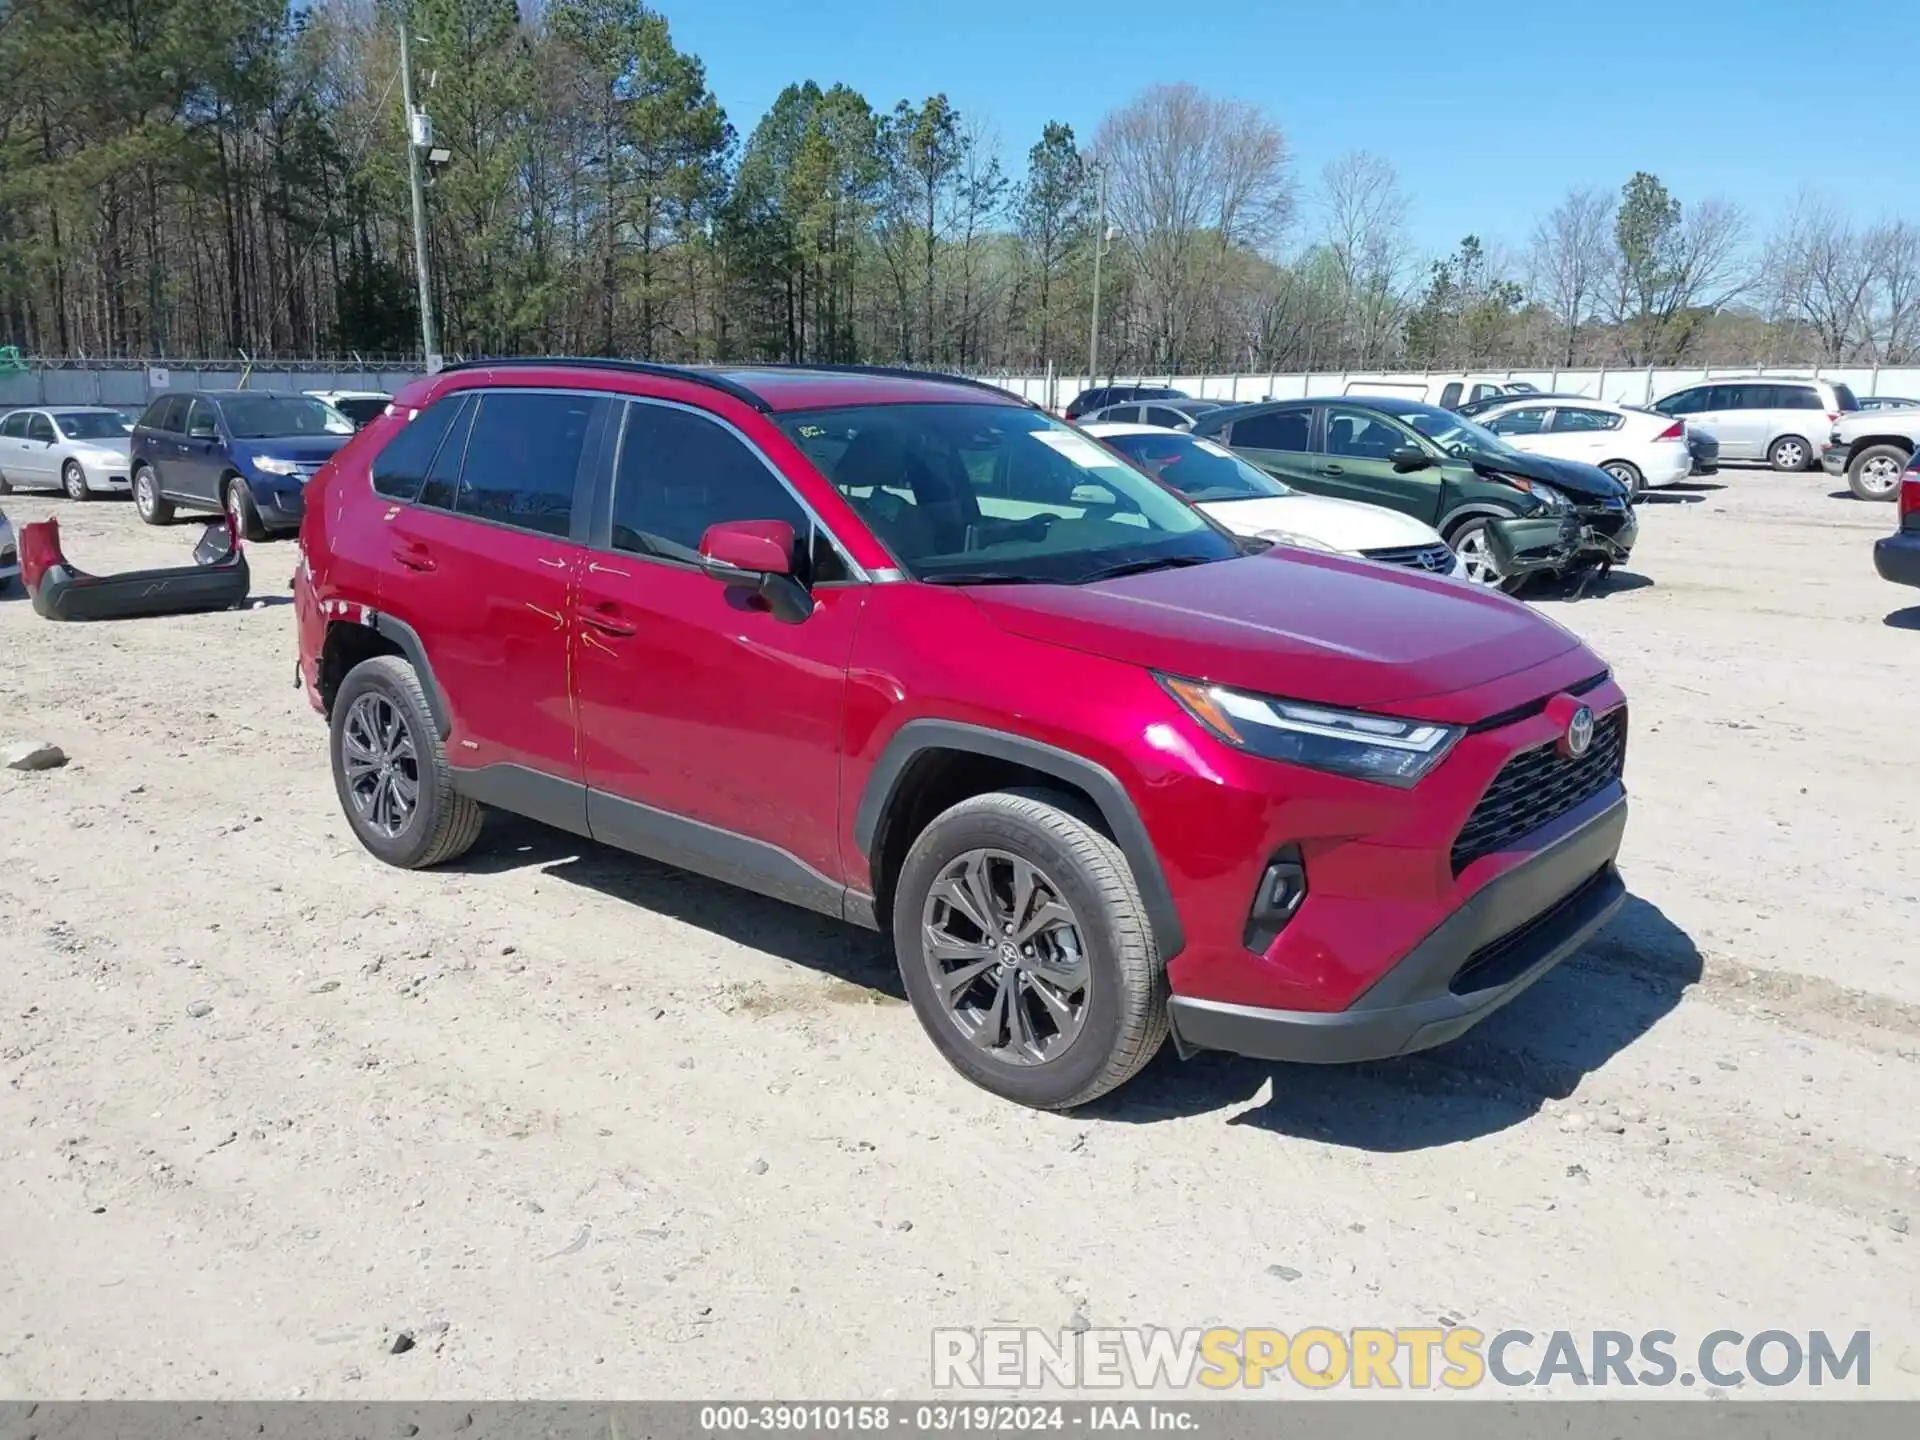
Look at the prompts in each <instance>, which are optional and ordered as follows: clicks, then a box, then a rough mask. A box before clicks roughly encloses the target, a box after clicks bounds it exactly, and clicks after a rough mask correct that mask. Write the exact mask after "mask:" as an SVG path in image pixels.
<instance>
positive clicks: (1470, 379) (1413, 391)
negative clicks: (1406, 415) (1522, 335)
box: [1346, 375, 1540, 410]
mask: <svg viewBox="0 0 1920 1440" xmlns="http://www.w3.org/2000/svg"><path fill="white" fill-rule="evenodd" d="M1539 389H1540V387H1539V386H1537V385H1529V384H1527V382H1526V381H1524V380H1501V379H1498V378H1496V377H1494V376H1491V375H1429V376H1426V377H1425V378H1423V379H1419V380H1349V381H1348V382H1347V391H1346V393H1347V394H1349V395H1396V396H1398V397H1399V398H1400V399H1402V400H1419V401H1423V402H1424V403H1426V404H1428V405H1438V406H1439V407H1440V408H1441V409H1442V410H1451V409H1453V408H1454V407H1455V406H1456V405H1465V404H1467V403H1468V402H1469V401H1473V400H1485V399H1489V398H1492V397H1494V396H1501V395H1514V396H1519V395H1535V394H1538V393H1539Z"/></svg>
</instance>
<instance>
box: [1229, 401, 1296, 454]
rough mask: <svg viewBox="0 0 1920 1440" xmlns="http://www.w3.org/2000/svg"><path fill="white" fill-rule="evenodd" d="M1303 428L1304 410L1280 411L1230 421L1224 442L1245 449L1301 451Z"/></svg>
mask: <svg viewBox="0 0 1920 1440" xmlns="http://www.w3.org/2000/svg"><path fill="white" fill-rule="evenodd" d="M1307 428H1308V427H1307V412H1306V411H1304V410H1280V411H1276V412H1274V413H1273V414H1271V415H1254V416H1252V417H1250V418H1248V419H1246V420H1236V421H1234V422H1233V428H1232V430H1231V431H1230V432H1228V433H1229V435H1230V436H1231V438H1230V440H1229V442H1228V443H1229V444H1231V445H1233V446H1234V447H1236V448H1239V447H1243V446H1244V447H1245V448H1247V449H1249V450H1295V451H1299V450H1305V449H1306V448H1307Z"/></svg>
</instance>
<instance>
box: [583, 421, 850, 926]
mask: <svg viewBox="0 0 1920 1440" xmlns="http://www.w3.org/2000/svg"><path fill="white" fill-rule="evenodd" d="M621 408H622V409H623V410H624V426H623V427H622V429H621V431H620V433H619V434H618V436H617V437H616V441H615V444H614V445H613V447H612V449H613V450H614V452H615V453H614V454H613V455H612V456H611V458H610V460H609V462H608V467H607V468H608V472H609V473H610V476H611V494H610V498H609V501H608V504H607V507H606V511H605V514H604V517H603V518H601V519H598V520H597V521H596V524H595V529H594V535H593V549H592V553H591V554H590V556H589V557H588V560H587V562H586V564H585V566H584V568H583V570H582V573H581V578H580V586H579V597H578V601H577V603H576V608H575V616H576V620H577V623H576V624H575V627H574V650H573V673H574V677H575V685H576V693H577V695H578V697H579V707H580V723H581V736H582V748H583V753H584V756H585V762H586V774H587V783H588V786H589V787H590V788H589V793H588V807H589V818H590V821H591V825H592V833H593V834H594V835H595V837H597V838H599V839H604V840H607V841H610V842H612V843H614V844H617V845H622V846H625V847H627V848H630V849H634V850H639V851H641V852H643V853H646V854H652V855H656V856H658V857H660V858H662V859H666V860H670V861H672V862H673V863H675V864H679V865H684V866H687V867H688V868H691V869H695V870H700V871H703V872H704V873H707V874H715V875H720V876H721V877H722V878H725V879H730V880H737V881H741V882H743V883H748V884H751V885H753V886H754V887H755V888H758V889H761V890H765V891H769V892H771V893H776V894H781V895H783V896H785V897H786V898H789V899H793V900H795V901H796V902H797V903H801V904H809V903H812V902H813V900H815V899H817V898H818V897H819V896H820V895H821V894H824V893H826V892H827V891H828V890H830V889H831V888H832V887H833V885H834V884H836V883H837V880H838V877H840V876H841V875H843V874H844V870H843V867H842V863H841V857H840V850H839V839H838V837H839V834H840V828H841V827H840V825H839V823H838V817H839V794H840V753H841V726H842V711H843V709H844V705H845V698H846V688H847V664H848V660H849V658H850V656H851V653H852V648H853V636H854V627H855V626H856V624H857V623H858V621H859V617H860V610H861V607H862V605H863V604H864V603H865V599H866V595H867V592H868V586H867V585H866V584H865V583H864V581H863V580H861V579H860V578H859V577H857V576H856V574H855V571H854V569H853V567H852V566H851V564H850V562H848V561H847V559H846V558H845V556H844V554H843V553H842V552H841V551H840V550H839V548H838V547H837V546H836V545H835V544H834V543H833V540H832V538H831V537H830V536H829V535H828V534H827V533H826V532H825V530H824V528H822V527H821V526H820V525H819V522H818V521H817V520H816V519H815V517H814V516H813V515H812V513H811V511H809V510H808V509H807V507H805V506H804V505H803V504H802V503H801V501H800V500H799V499H798V498H797V496H796V495H795V494H794V492H793V491H792V489H791V488H790V487H789V486H788V485H787V484H786V483H785V481H784V480H783V479H782V477H781V476H780V474H779V473H778V471H777V470H776V469H775V468H774V466H773V463H772V462H771V461H770V460H768V459H767V458H766V457H765V456H764V455H763V454H761V452H760V451H759V450H758V449H757V448H756V447H755V446H754V445H752V444H751V443H750V442H749V441H748V440H747V438H746V437H745V436H744V435H742V434H741V433H740V432H739V431H738V430H736V429H735V428H733V427H732V426H731V425H728V424H726V423H725V422H723V421H722V420H720V419H719V418H718V417H716V416H713V415H710V414H707V413H705V412H703V411H699V410H694V409H691V408H688V407H686V406H682V405H676V404H670V403H666V402H656V401H645V400H634V401H627V402H622V405H621ZM726 520H783V521H785V522H786V523H787V524H789V525H790V526H792V527H793V531H794V535H795V547H794V549H795V553H794V556H793V563H794V571H795V575H796V577H797V578H800V579H801V580H802V581H803V582H804V583H806V584H807V585H808V586H809V588H810V590H811V593H812V597H813V608H812V612H811V614H809V615H808V616H807V617H806V618H805V619H803V620H801V621H799V622H798V623H793V622H789V621H786V620H782V619H779V618H777V617H776V616H775V615H774V614H773V613H772V612H771V611H770V610H769V609H768V608H767V606H766V603H765V601H763V600H761V599H760V598H759V597H758V596H757V595H756V594H755V592H754V591H753V590H751V589H749V588H747V587H745V586H729V585H725V584H722V583H721V582H719V581H717V580H713V579H711V578H709V577H708V576H707V575H706V574H705V573H704V572H703V571H702V570H701V569H700V567H699V548H700V540H701V537H702V536H703V535H705V533H706V531H707V528H708V527H709V526H711V525H715V524H718V523H720V522H721V521H726ZM689 821H692V822H697V823H696V824H693V825H689V824H687V823H686V822H689ZM707 827H711V828H707ZM742 841H744V842H746V843H741V842H742ZM809 872H811V874H809Z"/></svg>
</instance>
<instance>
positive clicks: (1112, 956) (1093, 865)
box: [893, 790, 1167, 1110]
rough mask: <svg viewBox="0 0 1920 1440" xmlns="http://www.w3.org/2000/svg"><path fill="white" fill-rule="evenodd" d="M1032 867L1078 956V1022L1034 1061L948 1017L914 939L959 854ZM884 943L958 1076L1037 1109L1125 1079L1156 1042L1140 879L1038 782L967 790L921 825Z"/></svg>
mask: <svg viewBox="0 0 1920 1440" xmlns="http://www.w3.org/2000/svg"><path fill="white" fill-rule="evenodd" d="M983 848H984V849H990V850H995V851H1000V852H1004V853H1006V854H1010V855H1014V856H1018V857H1019V858H1021V859H1023V860H1025V861H1027V862H1028V863H1029V864H1031V865H1033V866H1035V867H1037V868H1038V869H1039V870H1040V871H1041V872H1042V874H1043V876H1044V877H1045V879H1046V882H1047V883H1048V884H1049V885H1050V886H1052V887H1055V888H1056V890H1057V893H1058V895H1059V897H1060V898H1061V899H1062V900H1063V901H1065V902H1066V904H1067V905H1068V907H1069V908H1070V909H1071V910H1072V912H1073V916H1074V921H1075V925H1076V928H1077V929H1078V930H1079V932H1080V935H1081V943H1082V946H1083V948H1084V950H1085V953H1086V957H1087V962H1088V976H1089V978H1088V983H1087V987H1086V990H1087V993H1086V999H1085V1001H1084V1002H1083V1004H1084V1006H1085V1014H1084V1019H1083V1020H1082V1022H1081V1026H1080V1029H1079V1031H1078V1032H1077V1033H1076V1034H1075V1035H1074V1036H1073V1037H1072V1039H1071V1041H1070V1042H1069V1043H1067V1045H1066V1048H1065V1049H1064V1050H1063V1051H1062V1053H1061V1054H1059V1055H1058V1056H1055V1057H1053V1058H1050V1059H1046V1060H1043V1061H1040V1062H1038V1063H1029V1064H1024V1065H1022V1064H1016V1063H1014V1062H1012V1061H1010V1060H1006V1059H1002V1058H997V1057H995V1056H993V1055H991V1054H989V1053H988V1052H987V1051H986V1050H983V1049H982V1048H980V1047H979V1046H976V1045H975V1044H973V1043H972V1042H971V1041H969V1040H968V1039H967V1038H966V1037H965V1035H963V1034H962V1032H961V1030H960V1028H959V1025H958V1024H957V1023H956V1021H955V1020H954V1019H953V1018H952V1017H951V1016H950V1015H949V1014H948V1011H947V1007H946V1005H945V1004H944V1002H943V1001H942V999H941V997H940V995H939V993H938V990H937V987H936V985H935V982H934V978H933V971H932V969H931V967H930V964H929V962H928V960H927V958H926V955H925V952H924V950H923V948H922V945H921V938H920V937H921V929H922V924H921V922H922V916H923V912H924V909H925V906H926V902H927V898H928V895H929V892H930V890H931V888H932V887H933V885H934V883H935V881H936V880H938V879H939V877H940V874H941V871H942V870H943V869H945V868H946V867H947V866H948V865H949V864H951V863H952V862H953V861H954V860H955V859H957V858H959V857H960V856H963V855H965V854H966V853H967V852H968V851H970V850H976V849H983ZM893 941H894V951H895V954H896V956H897V957H898V959H899V963H900V977H901V979H902V981H904V982H905V985H906V990H907V997H908V999H909V1000H911V1001H912V1003H913V1008H914V1013H915V1014H917V1015H918V1016H919V1017H920V1024H921V1026H922V1027H923V1028H924V1029H925V1030H926V1032H927V1035H928V1038H930V1039H931V1040H932V1041H933V1043H934V1046H935V1048H936V1049H938V1050H939V1051H940V1053H941V1054H942V1055H944V1056H945V1057H946V1059H947V1062H948V1063H949V1064H951V1065H952V1066H953V1068H954V1069H956V1070H958V1071H959V1072H960V1073H961V1074H962V1075H964V1076H966V1078H967V1079H969V1080H971V1081H973V1083H974V1084H976V1085H978V1086H980V1087H981V1088H982V1089H984V1090H989V1091H991V1092H992V1093H994V1094H995V1095H999V1096H1001V1097H1003V1098H1005V1099H1008V1100H1013V1101H1016V1102H1018V1103H1019V1104H1022V1105H1031V1106H1033V1107H1035V1108H1036V1109H1042V1110H1065V1109H1070V1108H1072V1107H1073V1106H1076V1105H1084V1104H1085V1103H1087V1102H1088V1101H1089V1100H1092V1099H1094V1098H1096V1097H1097V1096H1100V1095H1104V1094H1106V1093H1107V1092H1108V1091H1109V1090H1112V1089H1114V1088H1116V1087H1117V1086H1120V1085H1122V1084H1125V1083H1126V1082H1127V1081H1128V1080H1130V1079H1131V1078H1133V1076H1134V1075H1135V1074H1137V1073H1138V1072H1139V1070H1140V1068H1141V1067H1142V1066H1144V1065H1145V1064H1146V1063H1147V1062H1148V1061H1149V1060H1151V1059H1152V1058H1153V1057H1154V1054H1155V1053H1156V1052H1157V1051H1158V1050H1159V1049H1160V1046H1161V1044H1162V1043H1163V1042H1164V1041H1165V1040H1166V1038H1167V976H1166V965H1165V962H1164V961H1163V960H1162V959H1161V957H1160V952H1159V949H1158V947H1157V946H1156V945H1155V943H1154V937H1153V929H1152V925H1151V923H1150V922H1149V921H1148V919H1147V913H1146V906H1145V905H1144V903H1143V902H1142V901H1141V899H1140V889H1139V886H1138V885H1137V884H1136V883H1135V882H1134V877H1133V871H1132V869H1131V868H1130V867H1129V866H1128V864H1127V859H1126V856H1125V855H1124V854H1122V853H1121V850H1120V847H1119V846H1118V845H1116V844H1114V843H1113V841H1112V840H1111V839H1109V838H1108V837H1107V836H1106V835H1105V834H1103V833H1102V832H1101V831H1100V829H1099V828H1097V827H1096V826H1095V825H1094V824H1093V823H1092V822H1091V820H1090V819H1089V818H1088V817H1087V816H1086V815H1083V814H1082V813H1081V811H1080V806H1079V805H1078V804H1077V803H1076V802H1075V801H1074V799H1073V797H1071V796H1067V795H1061V794H1058V793H1055V792H1053V791H1048V790H1000V791H993V792H991V793H988V794H985V795H976V796H974V797H972V798H971V799H968V800H963V801H961V802H960V803H959V804H958V805H955V806H953V807H952V808H951V809H949V810H947V811H945V812H944V813H943V814H941V815H939V816H938V817H936V818H935V819H934V820H933V822H932V823H931V824H929V825H928V826H927V828H926V829H925V830H923V831H921V832H920V835H919V836H918V838H916V839H915V840H914V842H913V847H912V848H911V849H910V850H909V851H908V852H907V858H906V860H905V862H904V863H903V864H902V865H901V867H900V877H899V883H898V884H897V885H896V886H895V887H894V897H893Z"/></svg>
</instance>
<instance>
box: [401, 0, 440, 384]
mask: <svg viewBox="0 0 1920 1440" xmlns="http://www.w3.org/2000/svg"><path fill="white" fill-rule="evenodd" d="M412 28H413V14H412V7H410V6H403V7H401V13H400V104H401V107H402V109H403V110H404V111H405V112H406V115H405V118H406V132H407V188H408V189H409V190H411V191H412V192H413V265H414V272H415V274H416V275H417V277H418V278H419V282H420V345H421V348H422V349H423V350H424V351H425V353H426V357H427V369H428V370H429V371H432V370H433V369H434V368H435V367H436V366H437V365H438V363H439V359H440V336H439V334H438V333H437V331H436V329H435V326H434V323H433V282H432V281H431V280H430V279H429V278H428V276H427V189H426V180H425V177H424V176H423V175H422V174H421V173H420V148H421V142H422V139H423V137H422V136H420V135H417V134H415V133H414V124H415V120H414V116H415V114H416V113H417V112H416V111H415V110H414V108H413V58H412V52H411V49H410V44H409V37H408V32H409V31H410V30H411V29H412Z"/></svg>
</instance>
